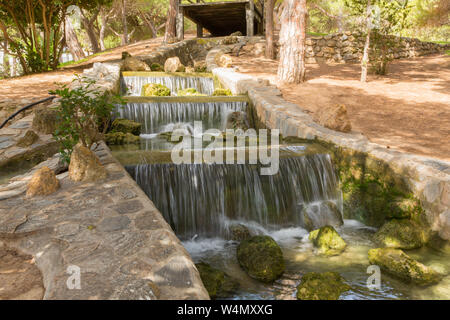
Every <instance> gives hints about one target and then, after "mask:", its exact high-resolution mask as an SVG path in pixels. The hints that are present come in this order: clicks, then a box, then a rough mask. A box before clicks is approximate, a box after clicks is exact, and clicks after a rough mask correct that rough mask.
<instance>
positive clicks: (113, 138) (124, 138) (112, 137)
mask: <svg viewBox="0 0 450 320" xmlns="http://www.w3.org/2000/svg"><path fill="white" fill-rule="evenodd" d="M105 141H106V143H107V144H109V145H121V144H133V143H139V141H140V138H139V136H135V135H134V134H131V133H129V132H127V133H123V132H109V133H107V134H105Z"/></svg>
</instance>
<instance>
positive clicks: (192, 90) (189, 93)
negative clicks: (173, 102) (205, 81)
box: [177, 88, 206, 96]
mask: <svg viewBox="0 0 450 320" xmlns="http://www.w3.org/2000/svg"><path fill="white" fill-rule="evenodd" d="M177 96H206V94H203V93H200V92H198V91H197V89H195V88H187V89H181V90H178V92H177Z"/></svg>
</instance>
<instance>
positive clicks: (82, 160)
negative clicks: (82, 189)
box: [69, 145, 107, 182]
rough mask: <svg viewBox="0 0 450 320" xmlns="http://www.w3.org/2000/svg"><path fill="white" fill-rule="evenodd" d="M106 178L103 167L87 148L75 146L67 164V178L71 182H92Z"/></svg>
mask: <svg viewBox="0 0 450 320" xmlns="http://www.w3.org/2000/svg"><path fill="white" fill-rule="evenodd" d="M106 176H107V172H106V169H105V167H103V165H102V164H101V163H100V160H99V159H98V158H97V156H96V155H95V154H94V153H93V152H92V151H91V150H89V149H88V148H86V147H84V146H81V145H76V146H75V147H74V149H73V151H72V155H71V157H70V164H69V178H70V179H72V180H73V181H84V182H92V181H96V180H100V179H104V178H106Z"/></svg>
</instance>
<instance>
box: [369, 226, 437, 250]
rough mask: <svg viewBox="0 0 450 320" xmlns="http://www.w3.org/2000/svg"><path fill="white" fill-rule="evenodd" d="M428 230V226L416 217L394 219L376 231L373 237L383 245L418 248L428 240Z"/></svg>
mask: <svg viewBox="0 0 450 320" xmlns="http://www.w3.org/2000/svg"><path fill="white" fill-rule="evenodd" d="M428 230H429V228H428V226H426V225H424V223H420V222H418V221H415V220H414V219H392V220H389V221H387V222H386V223H385V224H384V225H383V226H382V227H381V228H380V229H379V230H378V231H377V233H375V235H374V238H373V239H374V241H375V242H376V243H378V244H379V245H381V246H383V247H388V248H398V249H416V248H420V247H422V246H424V245H425V244H426V243H427V242H428V240H429V238H430V234H429V232H428Z"/></svg>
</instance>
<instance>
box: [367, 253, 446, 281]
mask: <svg viewBox="0 0 450 320" xmlns="http://www.w3.org/2000/svg"><path fill="white" fill-rule="evenodd" d="M368 256H369V262H370V263H371V264H375V265H378V266H379V267H380V268H381V269H382V270H384V271H386V272H387V273H389V274H391V275H393V276H395V277H397V278H399V279H402V280H405V281H407V282H413V283H415V284H417V285H422V286H427V285H431V284H435V283H438V282H439V281H440V279H441V276H440V274H439V273H437V272H436V271H435V270H433V269H432V268H430V267H427V266H425V265H423V264H422V263H420V262H418V261H417V260H414V259H413V258H411V257H410V256H408V255H407V254H406V253H404V252H403V251H402V250H399V249H393V248H377V249H371V250H369V252H368Z"/></svg>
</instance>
